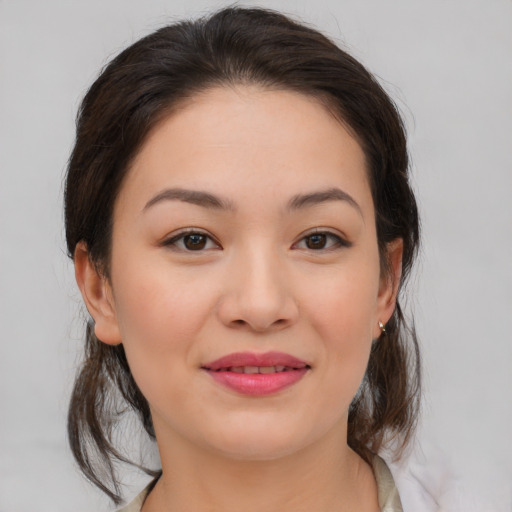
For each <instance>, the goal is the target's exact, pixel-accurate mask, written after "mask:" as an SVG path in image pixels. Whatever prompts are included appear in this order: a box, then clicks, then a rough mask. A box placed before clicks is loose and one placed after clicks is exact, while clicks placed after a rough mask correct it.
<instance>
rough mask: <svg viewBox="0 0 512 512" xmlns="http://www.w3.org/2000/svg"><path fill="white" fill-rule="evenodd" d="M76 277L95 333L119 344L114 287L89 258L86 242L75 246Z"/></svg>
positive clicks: (102, 339)
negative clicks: (92, 321) (92, 320)
mask: <svg viewBox="0 0 512 512" xmlns="http://www.w3.org/2000/svg"><path fill="white" fill-rule="evenodd" d="M74 262H75V278H76V282H77V284H78V287H79V288H80V291H81V292H82V297H83V299H84V302H85V305H86V307H87V310H88V311H89V314H90V315H91V316H92V318H93V319H94V334H96V337H97V338H98V339H99V340H100V341H102V342H103V343H107V344H108V345H118V344H120V343H121V334H120V331H119V326H118V323H117V318H116V311H115V305H114V300H113V295H112V287H111V285H110V283H109V281H108V279H107V277H105V276H104V275H102V274H101V273H99V272H98V270H97V269H96V266H95V265H94V264H93V263H92V262H91V260H90V259H89V252H88V250H87V245H86V244H85V242H79V243H78V244H77V245H76V248H75V255H74Z"/></svg>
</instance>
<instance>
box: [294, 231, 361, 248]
mask: <svg viewBox="0 0 512 512" xmlns="http://www.w3.org/2000/svg"><path fill="white" fill-rule="evenodd" d="M351 245H352V244H351V243H350V242H348V241H347V240H344V239H343V238H341V236H339V235H335V234H334V233H330V232H328V231H316V232H314V233H311V234H309V235H306V236H305V237H303V238H302V239H301V240H299V242H298V243H296V244H295V245H294V246H293V248H294V249H306V250H312V251H320V250H329V249H336V248H339V247H350V246H351Z"/></svg>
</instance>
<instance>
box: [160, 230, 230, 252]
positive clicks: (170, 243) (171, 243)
mask: <svg viewBox="0 0 512 512" xmlns="http://www.w3.org/2000/svg"><path fill="white" fill-rule="evenodd" d="M194 235H196V236H201V237H204V238H205V239H206V244H208V243H213V244H215V246H216V247H215V248H216V249H222V247H221V246H220V244H219V243H218V242H217V241H216V240H214V239H213V237H211V236H210V235H209V234H208V233H205V232H204V231H201V230H199V229H187V230H185V231H180V232H179V233H177V234H176V235H174V236H172V237H171V238H169V239H167V240H165V241H164V242H163V244H162V245H164V246H167V247H171V248H173V249H175V250H178V251H184V252H202V251H204V250H211V249H212V247H208V248H205V247H201V248H200V249H196V250H194V249H189V248H187V247H179V246H178V243H179V242H180V241H181V242H183V244H185V243H186V242H185V239H186V237H187V236H188V237H192V236H194Z"/></svg>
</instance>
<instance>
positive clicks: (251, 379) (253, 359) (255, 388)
mask: <svg viewBox="0 0 512 512" xmlns="http://www.w3.org/2000/svg"><path fill="white" fill-rule="evenodd" d="M246 366H257V367H262V366H263V367H269V366H284V367H286V369H285V371H277V372H274V373H238V372H234V371H231V369H232V368H240V367H246ZM202 368H203V370H206V371H207V372H208V373H209V374H210V375H211V376H212V378H213V379H214V380H215V381H216V382H218V383H219V384H222V385H224V386H226V387H228V388H230V389H232V390H233V391H236V392H238V393H240V394H243V395H250V396H262V395H269V394H272V393H277V392H278V391H281V390H282V389H284V388H287V387H289V386H292V385H293V384H295V383H296V382H298V381H299V380H300V379H302V377H304V375H305V374H306V373H307V372H308V370H309V369H310V366H309V364H308V363H306V362H305V361H302V360H301V359H298V358H296V357H294V356H291V355H290V354H285V353H282V352H267V353H264V354H256V353H252V352H236V353H233V354H229V355H227V356H224V357H221V358H220V359H216V360H215V361H212V362H210V363H207V364H205V365H203V366H202Z"/></svg>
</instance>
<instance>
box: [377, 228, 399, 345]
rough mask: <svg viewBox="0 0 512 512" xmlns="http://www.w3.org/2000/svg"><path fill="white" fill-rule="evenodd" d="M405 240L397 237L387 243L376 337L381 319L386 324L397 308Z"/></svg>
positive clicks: (379, 333) (378, 302)
mask: <svg viewBox="0 0 512 512" xmlns="http://www.w3.org/2000/svg"><path fill="white" fill-rule="evenodd" d="M403 250H404V242H403V240H402V239H401V238H397V239H396V240H393V241H392V242H389V243H388V244H387V255H386V256H387V265H386V271H385V272H382V275H381V278H380V284H379V295H378V297H377V320H376V322H375V326H374V332H373V334H374V339H377V338H378V337H379V336H380V335H381V330H380V327H379V324H378V323H379V321H380V322H382V323H383V324H384V325H386V323H387V322H388V320H389V319H390V318H391V315H392V314H393V311H394V310H395V306H396V298H397V295H398V288H399V286H400V279H401V277H402V254H403Z"/></svg>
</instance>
